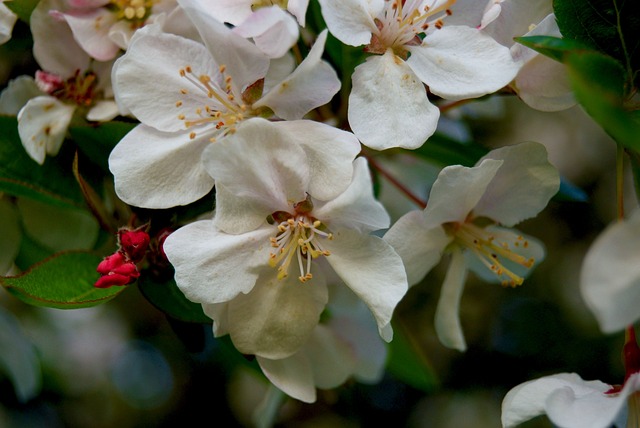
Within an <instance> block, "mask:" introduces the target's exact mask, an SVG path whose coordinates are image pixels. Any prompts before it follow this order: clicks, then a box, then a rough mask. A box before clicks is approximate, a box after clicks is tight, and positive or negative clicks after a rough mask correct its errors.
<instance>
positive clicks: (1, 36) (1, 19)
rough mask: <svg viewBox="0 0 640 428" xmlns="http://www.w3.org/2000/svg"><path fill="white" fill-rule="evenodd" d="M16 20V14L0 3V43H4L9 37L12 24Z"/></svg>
mask: <svg viewBox="0 0 640 428" xmlns="http://www.w3.org/2000/svg"><path fill="white" fill-rule="evenodd" d="M17 20H18V16H17V15H16V14H15V13H13V12H12V11H11V10H10V9H9V8H8V7H7V6H5V5H4V4H2V3H0V44H3V43H6V42H7V41H8V40H9V39H10V38H11V33H12V31H13V26H14V25H15V23H16V21H17Z"/></svg>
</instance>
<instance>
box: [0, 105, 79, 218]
mask: <svg viewBox="0 0 640 428" xmlns="http://www.w3.org/2000/svg"><path fill="white" fill-rule="evenodd" d="M0 130H1V131H2V132H0V191H2V192H6V193H8V194H11V195H16V196H25V197H28V198H32V199H36V200H38V201H41V202H45V203H49V204H54V205H59V206H63V207H64V206H66V207H68V206H72V207H84V199H83V197H82V192H81V191H80V187H79V186H78V184H77V183H76V181H75V179H74V178H73V174H71V160H70V159H68V158H66V157H65V156H63V155H62V153H61V154H60V155H58V156H57V157H55V158H51V157H47V159H46V161H45V163H44V165H38V163H36V162H35V161H34V160H33V159H31V158H30V157H29V155H27V153H26V152H25V150H24V147H23V146H22V143H21V142H20V136H19V135H18V123H17V121H16V119H15V118H14V117H7V116H0ZM63 148H64V147H63ZM67 162H68V163H67Z"/></svg>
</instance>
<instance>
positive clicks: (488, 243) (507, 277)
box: [445, 220, 535, 287]
mask: <svg viewBox="0 0 640 428" xmlns="http://www.w3.org/2000/svg"><path fill="white" fill-rule="evenodd" d="M445 230H446V231H447V233H449V234H453V235H454V236H455V241H454V242H455V243H457V244H459V245H461V246H463V247H464V248H467V249H469V250H470V251H472V252H473V253H474V254H475V255H476V256H477V257H478V259H479V260H480V261H481V262H482V264H484V265H485V266H486V267H487V268H488V269H489V270H490V271H492V272H493V273H494V274H496V275H497V276H498V278H500V280H501V281H502V285H503V286H511V287H516V286H518V285H521V284H522V282H523V281H524V278H522V277H521V276H519V275H517V274H515V273H514V272H513V271H512V270H511V269H509V268H508V267H507V266H505V263H508V262H513V263H516V264H518V265H520V266H523V267H525V268H527V269H530V268H531V267H533V264H534V263H535V260H534V259H533V258H527V257H524V256H522V255H521V254H518V253H517V251H518V250H522V249H526V248H528V247H529V242H528V241H527V240H526V239H524V238H523V237H522V236H517V238H516V239H515V241H513V242H508V241H507V240H504V239H500V238H501V237H500V238H499V237H498V236H496V235H495V234H492V233H491V232H490V231H488V230H486V229H484V228H482V227H480V226H478V225H476V224H474V223H473V222H472V221H470V220H467V221H465V222H461V223H448V224H446V225H445Z"/></svg>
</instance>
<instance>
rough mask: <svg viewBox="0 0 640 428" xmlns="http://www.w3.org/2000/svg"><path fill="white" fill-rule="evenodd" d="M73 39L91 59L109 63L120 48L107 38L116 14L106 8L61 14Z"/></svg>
mask: <svg viewBox="0 0 640 428" xmlns="http://www.w3.org/2000/svg"><path fill="white" fill-rule="evenodd" d="M62 16H64V18H65V20H66V21H67V23H68V24H69V27H71V31H72V32H73V37H74V38H75V39H76V41H77V42H78V44H79V45H80V46H81V47H82V49H84V50H85V52H87V53H88V54H89V55H90V56H91V57H92V58H95V59H97V60H98V61H109V60H111V59H113V58H115V57H116V55H117V54H118V52H119V51H120V46H118V45H116V44H115V43H113V42H112V41H111V38H109V30H110V29H111V26H112V25H113V24H115V23H116V19H117V18H116V14H115V13H113V12H111V11H109V10H108V9H107V8H97V9H94V10H92V11H86V12H79V13H63V14H62Z"/></svg>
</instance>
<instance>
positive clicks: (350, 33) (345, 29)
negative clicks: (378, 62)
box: [320, 0, 384, 46]
mask: <svg viewBox="0 0 640 428" xmlns="http://www.w3.org/2000/svg"><path fill="white" fill-rule="evenodd" d="M320 6H321V7H322V17H323V18H324V20H325V21H326V23H327V27H328V28H329V31H330V32H331V34H333V35H334V36H335V37H336V38H337V39H338V40H340V41H341V42H342V43H345V44H347V45H351V46H361V45H365V44H367V43H369V41H371V34H372V33H374V32H377V31H378V29H377V27H376V24H375V22H374V21H373V19H374V18H375V17H376V16H378V14H379V13H380V11H381V10H382V8H384V3H383V2H382V1H367V0H342V1H334V0H320Z"/></svg>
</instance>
